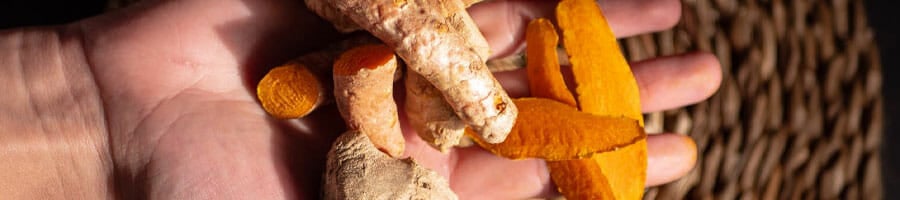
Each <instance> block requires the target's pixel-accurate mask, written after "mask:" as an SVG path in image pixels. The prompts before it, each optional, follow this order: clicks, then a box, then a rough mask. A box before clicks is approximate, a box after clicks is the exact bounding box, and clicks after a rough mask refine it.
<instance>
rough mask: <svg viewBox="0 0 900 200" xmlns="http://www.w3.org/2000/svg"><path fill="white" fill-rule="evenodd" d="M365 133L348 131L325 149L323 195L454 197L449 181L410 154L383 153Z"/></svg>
mask: <svg viewBox="0 0 900 200" xmlns="http://www.w3.org/2000/svg"><path fill="white" fill-rule="evenodd" d="M369 141H370V140H369V138H368V137H366V135H365V134H362V133H360V132H358V131H348V132H346V133H344V134H343V135H341V136H340V137H338V139H337V141H335V142H334V144H333V146H332V148H331V150H330V151H329V152H328V161H327V162H326V171H325V187H324V190H325V199H329V200H330V199H341V200H343V199H451V200H452V199H457V197H456V194H454V193H453V191H452V190H450V184H449V182H448V181H447V180H445V179H444V178H443V177H442V176H440V175H438V174H437V173H436V172H434V171H431V170H429V169H426V168H424V167H422V166H420V165H418V164H416V162H415V161H414V160H412V159H410V158H407V159H394V158H391V157H388V156H387V155H384V154H383V153H381V152H380V151H378V149H376V148H375V146H373V145H372V143H371V142H369Z"/></svg>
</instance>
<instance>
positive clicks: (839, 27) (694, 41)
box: [109, 0, 884, 199]
mask: <svg viewBox="0 0 900 200" xmlns="http://www.w3.org/2000/svg"><path fill="white" fill-rule="evenodd" d="M135 1H137V0H109V7H110V8H111V9H114V8H117V7H121V6H124V5H127V4H130V3H133V2H135ZM621 43H622V44H623V45H622V47H623V50H624V51H625V53H626V55H627V57H628V59H630V60H632V61H637V60H643V59H647V58H652V57H656V56H664V55H674V54H679V53H685V52H688V51H695V50H701V51H707V52H713V53H714V54H715V55H716V57H718V59H719V60H720V62H721V63H722V71H723V76H722V77H723V79H722V80H723V81H722V85H721V87H720V89H719V91H718V92H717V93H716V94H715V95H714V96H712V97H711V98H710V99H708V100H707V101H704V102H701V103H698V104H696V105H692V106H689V107H687V108H681V109H675V110H668V111H664V112H658V113H650V114H648V115H647V116H646V129H647V131H648V132H649V133H659V132H677V133H687V134H688V135H690V136H691V137H692V138H693V139H694V140H696V142H697V146H698V149H699V150H700V151H701V152H700V154H699V159H698V162H697V166H696V167H695V168H694V169H693V170H692V171H691V172H690V173H689V174H688V175H687V176H685V177H683V178H681V179H679V180H677V181H675V182H672V183H669V184H666V185H663V186H659V187H654V188H649V189H648V190H647V192H646V194H645V195H644V199H684V198H691V199H737V198H741V199H837V198H842V199H881V198H882V194H883V193H882V190H883V188H882V186H881V168H880V163H881V161H880V155H879V149H880V145H881V143H880V142H881V137H882V132H883V125H882V123H883V118H884V115H883V110H884V109H883V107H884V106H883V104H884V103H883V97H882V95H881V93H880V91H881V84H882V75H881V60H880V59H881V58H880V55H879V53H878V47H877V46H876V43H875V42H874V36H873V31H872V30H871V28H870V27H869V26H868V24H867V19H866V13H865V7H864V4H863V1H862V0H831V1H824V0H819V1H816V0H793V1H791V0H741V1H737V0H683V12H682V21H681V23H680V24H679V25H678V26H677V27H675V28H673V29H671V30H667V31H663V32H660V33H654V34H646V35H639V36H634V37H630V38H625V39H622V40H621ZM493 63H499V64H494V65H492V66H501V67H502V66H513V67H515V66H521V65H522V63H521V57H518V58H516V57H511V58H510V59H506V60H497V61H493ZM499 70H502V69H499Z"/></svg>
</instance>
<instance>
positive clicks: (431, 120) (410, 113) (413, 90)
mask: <svg viewBox="0 0 900 200" xmlns="http://www.w3.org/2000/svg"><path fill="white" fill-rule="evenodd" d="M406 116H407V118H408V119H409V123H410V124H411V125H412V127H413V129H415V130H416V133H418V134H419V137H421V138H422V139H423V140H425V142H428V144H430V145H431V146H432V147H434V148H435V149H437V150H440V151H441V152H444V153H446V152H448V151H449V150H450V148H452V147H453V146H455V145H457V144H459V141H460V139H462V137H463V133H464V132H465V128H466V124H465V123H463V121H462V120H460V119H459V117H457V116H456V113H454V112H453V108H451V107H450V105H448V104H447V102H446V101H444V97H443V96H441V93H440V91H438V90H437V89H436V88H434V86H431V83H429V82H428V80H425V78H423V77H422V76H421V75H419V74H418V73H416V72H412V71H408V72H406Z"/></svg>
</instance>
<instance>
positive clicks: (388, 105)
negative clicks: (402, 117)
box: [333, 45, 405, 158]
mask: <svg viewBox="0 0 900 200" xmlns="http://www.w3.org/2000/svg"><path fill="white" fill-rule="evenodd" d="M397 65H398V64H397V58H396V57H395V56H394V51H393V50H392V49H390V48H388V47H387V46H384V45H364V46H359V47H355V48H353V49H350V50H348V51H347V52H344V53H343V54H341V56H340V57H339V58H338V59H337V60H336V61H335V62H334V69H333V70H334V96H335V102H337V107H338V111H339V112H340V113H341V117H343V118H344V120H345V121H347V126H348V127H349V128H350V129H351V130H357V131H359V132H362V133H365V134H366V135H367V136H368V137H369V140H371V141H372V144H374V145H375V147H376V148H378V149H379V150H381V151H382V152H385V153H387V154H388V155H390V156H393V157H395V158H396V157H399V156H401V155H402V154H403V149H404V143H405V140H404V139H403V133H402V132H401V131H400V121H399V119H398V115H397V105H396V104H395V103H394V99H393V83H394V74H395V72H396V70H397Z"/></svg>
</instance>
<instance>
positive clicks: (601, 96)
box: [548, 0, 647, 199]
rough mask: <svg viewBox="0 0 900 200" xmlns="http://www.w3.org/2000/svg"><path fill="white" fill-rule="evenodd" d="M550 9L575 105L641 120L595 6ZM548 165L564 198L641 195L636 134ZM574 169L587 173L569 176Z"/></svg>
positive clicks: (630, 78)
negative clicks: (630, 140) (629, 140)
mask: <svg viewBox="0 0 900 200" xmlns="http://www.w3.org/2000/svg"><path fill="white" fill-rule="evenodd" d="M556 13H557V20H558V21H559V26H560V28H561V29H562V32H563V42H564V43H565V44H566V45H565V49H566V52H567V53H568V54H569V61H570V62H571V63H572V71H573V74H574V75H575V82H576V83H577V84H578V88H576V92H577V93H578V97H577V99H578V103H579V107H580V108H581V110H582V111H584V112H588V113H593V114H597V115H614V116H626V117H629V118H632V119H635V120H638V121H639V122H640V124H641V126H643V116H642V115H641V104H640V94H639V93H638V87H637V81H636V80H635V79H634V75H633V74H632V73H631V69H630V67H629V66H628V62H627V61H626V60H625V58H624V56H622V54H621V52H620V50H619V46H618V43H616V38H615V36H614V35H613V33H612V30H610V28H609V24H607V22H606V18H605V17H604V16H603V12H602V11H601V9H600V8H599V7H598V6H597V4H596V3H595V2H594V1H593V0H563V1H562V2H560V4H559V5H558V6H557V10H556ZM548 167H549V168H550V175H551V178H552V179H553V180H554V182H555V183H556V185H557V186H558V187H559V189H560V191H561V193H562V194H563V195H565V196H566V198H569V199H595V198H594V197H602V196H608V194H612V197H613V198H604V199H641V196H642V195H643V193H644V181H645V179H646V176H647V174H646V173H647V170H646V169H647V142H646V140H645V139H642V140H640V141H639V142H637V143H635V144H633V145H629V146H627V147H625V148H622V149H620V150H618V151H613V152H607V153H600V154H594V156H593V157H592V158H591V159H583V160H577V161H561V162H550V163H548ZM571 170H582V171H571ZM597 172H600V174H599V175H597V174H596V173H597ZM578 173H589V174H590V175H591V176H590V177H587V176H573V174H578Z"/></svg>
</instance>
